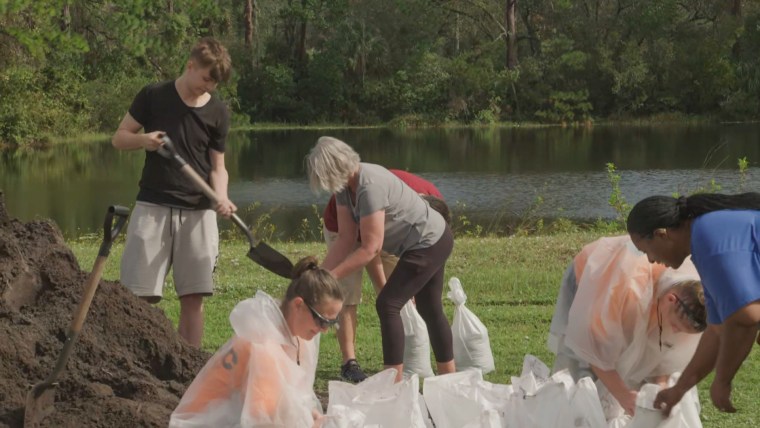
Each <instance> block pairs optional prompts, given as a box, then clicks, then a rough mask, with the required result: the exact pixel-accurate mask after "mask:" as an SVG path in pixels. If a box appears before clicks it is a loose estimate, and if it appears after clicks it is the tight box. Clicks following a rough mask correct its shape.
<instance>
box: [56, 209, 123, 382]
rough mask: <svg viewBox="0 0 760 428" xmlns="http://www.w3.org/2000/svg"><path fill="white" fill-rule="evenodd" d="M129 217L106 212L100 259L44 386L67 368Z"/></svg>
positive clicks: (119, 213)
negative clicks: (114, 248)
mask: <svg viewBox="0 0 760 428" xmlns="http://www.w3.org/2000/svg"><path fill="white" fill-rule="evenodd" d="M114 217H116V223H115V224H114V223H113V219H114ZM127 217H129V208H126V207H122V206H119V205H112V206H110V207H108V211H107V212H106V219H105V222H104V223H103V243H102V244H101V245H100V251H99V252H98V257H97V258H96V259H95V264H94V265H93V267H92V272H90V274H89V275H88V276H87V282H86V283H85V286H84V294H83V295H82V298H81V300H80V301H79V306H77V309H76V311H75V312H74V317H73V318H72V320H71V325H70V326H69V331H68V333H67V334H66V342H64V344H63V350H62V351H61V355H60V356H59V357H58V361H56V363H55V368H54V369H53V371H52V372H51V373H50V375H49V376H48V377H47V379H45V382H44V384H46V385H52V384H53V383H54V382H55V380H56V379H57V378H58V375H59V374H60V373H61V372H62V371H63V369H64V368H66V363H67V362H68V360H69V356H71V353H72V352H73V350H74V344H75V343H76V342H77V339H78V338H79V333H80V332H81V331H82V325H84V320H85V319H86V318H87V312H88V311H89V309H90V304H91V303H92V298H93V297H94V296H95V291H96V290H97V289H98V283H100V277H101V276H103V270H104V268H105V266H106V259H107V258H108V254H109V253H110V250H111V244H112V243H113V240H114V238H116V236H117V235H118V234H119V232H121V230H122V229H123V227H124V223H125V222H126V221H127Z"/></svg>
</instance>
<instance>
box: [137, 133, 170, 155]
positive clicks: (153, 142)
mask: <svg viewBox="0 0 760 428" xmlns="http://www.w3.org/2000/svg"><path fill="white" fill-rule="evenodd" d="M164 134H165V132H163V131H153V132H148V133H147V134H143V135H142V140H141V141H140V142H141V144H142V147H143V148H144V149H145V150H147V151H149V152H155V151H156V150H158V148H159V147H160V146H161V145H162V144H164V142H163V141H162V140H161V137H163V136H164Z"/></svg>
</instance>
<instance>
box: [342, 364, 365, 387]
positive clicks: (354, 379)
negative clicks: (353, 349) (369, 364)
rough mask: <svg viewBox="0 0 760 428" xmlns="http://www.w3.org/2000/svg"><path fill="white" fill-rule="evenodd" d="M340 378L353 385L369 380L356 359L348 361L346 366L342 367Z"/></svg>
mask: <svg viewBox="0 0 760 428" xmlns="http://www.w3.org/2000/svg"><path fill="white" fill-rule="evenodd" d="M340 377H342V378H343V380H346V381H348V382H351V383H359V382H361V381H363V380H364V379H366V378H367V375H366V374H364V372H363V371H362V368H361V367H359V363H357V362H356V360H354V359H350V360H348V361H346V364H343V365H342V366H340Z"/></svg>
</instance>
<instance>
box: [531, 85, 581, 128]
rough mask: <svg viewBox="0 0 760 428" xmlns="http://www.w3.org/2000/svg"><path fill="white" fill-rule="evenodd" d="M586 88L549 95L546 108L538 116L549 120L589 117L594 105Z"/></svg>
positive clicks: (562, 120)
mask: <svg viewBox="0 0 760 428" xmlns="http://www.w3.org/2000/svg"><path fill="white" fill-rule="evenodd" d="M588 96H589V93H588V91H586V90H581V91H575V92H564V91H558V92H554V93H552V94H551V95H550V96H549V100H548V105H547V106H546V108H545V109H542V110H539V111H537V112H536V116H537V117H539V118H541V119H543V120H545V121H549V122H575V121H584V120H587V119H589V117H590V116H589V113H590V112H591V109H592V106H591V103H590V102H589V100H588Z"/></svg>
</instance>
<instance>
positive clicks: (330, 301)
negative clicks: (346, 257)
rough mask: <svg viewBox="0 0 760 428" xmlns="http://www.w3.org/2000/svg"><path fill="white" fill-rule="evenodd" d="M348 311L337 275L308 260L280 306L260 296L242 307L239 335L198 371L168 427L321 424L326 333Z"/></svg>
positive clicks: (236, 323) (235, 322)
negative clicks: (319, 382)
mask: <svg viewBox="0 0 760 428" xmlns="http://www.w3.org/2000/svg"><path fill="white" fill-rule="evenodd" d="M342 307H343V296H342V294H341V291H340V288H339V286H338V282H337V281H336V280H335V278H333V276H332V275H331V274H330V273H329V272H328V271H326V270H324V269H321V268H319V267H318V264H317V260H316V259H315V258H313V257H306V258H304V259H301V260H300V261H299V262H298V263H297V264H296V267H295V268H294V269H293V280H292V281H291V283H290V286H289V287H288V289H287V291H286V292H285V298H284V299H283V301H282V302H281V303H278V302H277V301H275V300H274V299H273V298H272V297H270V296H269V295H267V294H266V293H264V292H263V291H259V292H257V293H256V296H255V297H254V298H252V299H247V300H244V301H242V302H240V303H238V304H237V306H235V308H234V309H233V310H232V313H231V314H230V323H231V324H232V328H233V330H234V332H235V335H234V336H233V337H232V339H230V340H229V341H228V342H227V343H226V344H225V345H224V346H222V347H221V348H220V349H219V351H217V353H216V354H214V356H213V357H211V359H210V360H209V361H208V363H206V366H205V367H203V369H202V370H201V371H200V373H198V376H196V378H195V380H193V383H192V384H191V385H190V387H189V388H188V389H187V391H186V392H185V395H184V396H183V397H182V400H181V401H180V403H179V405H178V406H177V408H176V409H175V410H174V413H172V416H171V421H170V423H169V426H170V427H189V426H193V427H195V426H213V427H240V426H243V427H255V426H288V427H311V426H318V425H319V424H318V420H319V418H320V413H321V412H320V410H321V406H320V405H319V401H318V400H317V397H316V395H315V394H314V376H315V373H316V369H317V355H318V351H319V333H320V332H323V331H326V330H327V329H328V328H329V327H330V326H332V325H334V324H335V323H336V318H337V316H338V314H339V313H340V311H341V309H342Z"/></svg>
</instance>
